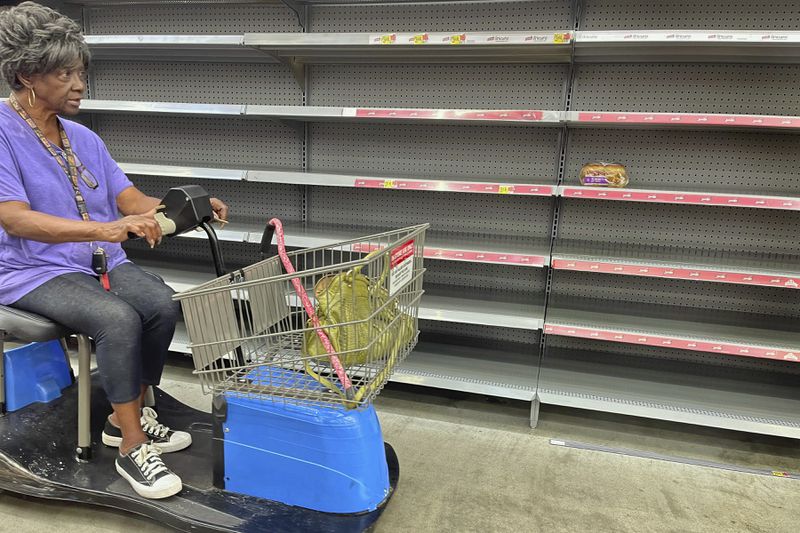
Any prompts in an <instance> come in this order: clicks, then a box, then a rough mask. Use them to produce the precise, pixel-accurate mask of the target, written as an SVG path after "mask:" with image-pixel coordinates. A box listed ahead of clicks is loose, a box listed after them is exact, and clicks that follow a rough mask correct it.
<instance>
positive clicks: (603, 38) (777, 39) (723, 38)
mask: <svg viewBox="0 0 800 533" xmlns="http://www.w3.org/2000/svg"><path fill="white" fill-rule="evenodd" d="M575 39H576V41H577V42H596V43H631V42H652V43H658V44H661V43H672V42H677V43H680V42H689V43H694V44H699V43H708V44H712V45H717V44H729V43H737V44H769V43H800V32H780V31H778V32H768V33H764V32H750V31H724V30H723V31H713V32H708V31H644V32H636V31H597V32H595V31H579V32H577V33H576V35H575Z"/></svg>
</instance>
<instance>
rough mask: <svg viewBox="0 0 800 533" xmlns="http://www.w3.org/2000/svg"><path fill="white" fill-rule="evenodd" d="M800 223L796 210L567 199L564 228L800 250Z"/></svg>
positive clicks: (617, 237)
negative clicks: (798, 232) (798, 229)
mask: <svg viewBox="0 0 800 533" xmlns="http://www.w3.org/2000/svg"><path fill="white" fill-rule="evenodd" d="M797 224H798V222H797V213H795V212H792V211H778V210H764V209H740V208H733V207H710V206H682V205H667V204H644V203H634V202H609V201H601V200H571V199H564V200H563V201H562V209H561V216H560V221H559V228H558V230H559V238H560V239H567V240H589V241H596V242H612V243H627V244H640V245H654V246H676V247H684V248H694V249H697V250H726V251H739V252H759V253H783V254H797V253H798V252H800V239H798V238H797V227H798V226H797Z"/></svg>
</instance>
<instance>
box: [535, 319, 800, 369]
mask: <svg viewBox="0 0 800 533" xmlns="http://www.w3.org/2000/svg"><path fill="white" fill-rule="evenodd" d="M544 332H545V333H548V334H550V335H560V336H565V337H579V338H583V339H596V340H604V341H612V342H622V343H625V344H642V345H647V346H665V345H667V346H669V347H670V348H678V349H683V350H692V351H695V352H711V353H722V354H726V355H738V356H742V357H755V358H759V359H775V360H777V361H792V362H797V361H800V357H798V355H796V354H795V353H793V352H791V351H787V350H783V349H773V348H763V347H758V346H747V345H742V344H731V343H726V342H709V341H692V340H687V339H682V338H677V337H668V336H662V335H641V334H633V333H626V332H622V331H614V330H605V329H597V328H583V327H572V326H563V325H557V324H546V325H545V327H544ZM667 342H668V343H669V344H666V343H667ZM798 354H800V351H798Z"/></svg>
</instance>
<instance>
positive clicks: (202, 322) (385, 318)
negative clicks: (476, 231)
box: [175, 219, 428, 408]
mask: <svg viewBox="0 0 800 533" xmlns="http://www.w3.org/2000/svg"><path fill="white" fill-rule="evenodd" d="M270 225H271V226H272V227H273V228H274V230H275V231H276V233H277V238H278V252H279V254H278V255H277V256H273V257H269V258H267V259H265V260H262V261H261V262H258V263H255V264H253V265H251V266H248V267H245V268H242V269H240V270H237V271H235V272H232V273H230V274H226V275H223V276H220V277H219V278H217V279H215V280H213V281H209V282H207V283H205V284H203V285H199V286H197V287H195V288H193V289H191V290H187V291H184V292H182V293H180V294H178V295H176V297H175V298H176V299H177V300H179V301H180V302H181V306H182V309H183V315H184V320H185V323H186V327H187V331H188V335H189V339H190V348H191V352H192V357H193V360H194V365H195V374H197V375H198V376H199V378H200V381H201V383H202V387H203V390H204V392H206V393H213V394H215V395H224V396H226V397H228V398H230V397H238V398H247V399H250V400H254V401H260V402H283V403H287V404H296V405H312V406H325V407H335V408H342V407H345V408H356V407H361V406H365V405H368V404H369V403H370V402H371V401H372V400H373V399H374V398H375V396H377V395H378V393H379V392H380V390H381V389H382V388H383V386H384V385H385V384H386V382H387V380H388V379H389V377H390V375H391V374H392V372H393V370H394V369H395V368H396V367H397V365H398V364H399V363H400V362H402V361H403V359H405V357H406V356H407V355H408V353H409V352H410V351H411V350H412V349H413V347H414V346H415V345H416V343H417V337H418V327H417V325H418V324H417V320H418V309H419V302H420V298H421V296H422V293H423V288H422V279H423V274H424V272H425V269H424V268H423V249H424V246H425V232H426V230H427V228H428V225H427V224H424V225H418V226H412V227H408V228H404V229H398V230H395V231H388V232H385V233H380V234H376V235H370V236H366V237H362V238H359V239H354V240H347V241H344V242H340V243H337V244H333V245H328V246H321V247H317V248H309V249H304V250H301V251H295V252H290V253H287V252H286V250H285V246H284V240H283V231H282V226H281V224H280V221H278V220H276V219H273V220H272V221H270ZM271 240H272V236H271V232H265V242H263V243H262V252H263V251H265V250H266V249H268V248H269V244H270V241H271Z"/></svg>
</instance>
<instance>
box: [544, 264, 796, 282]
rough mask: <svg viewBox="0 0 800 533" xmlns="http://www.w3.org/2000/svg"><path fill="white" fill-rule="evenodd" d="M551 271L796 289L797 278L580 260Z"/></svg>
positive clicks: (556, 266) (556, 267) (554, 267)
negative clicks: (572, 271) (573, 271)
mask: <svg viewBox="0 0 800 533" xmlns="http://www.w3.org/2000/svg"><path fill="white" fill-rule="evenodd" d="M552 265H553V269H555V270H575V271H579V272H599V273H603V274H621V275H627V276H642V277H650V278H668V279H687V280H696V281H712V282H717V283H735V284H739V285H759V286H762V287H783V288H788V289H797V288H800V277H790V276H781V275H774V276H771V275H769V274H747V273H741V272H728V271H724V270H705V269H692V268H670V267H664V266H654V265H642V264H626V263H621V262H620V263H610V262H604V261H582V260H571V259H553V261H552Z"/></svg>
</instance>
